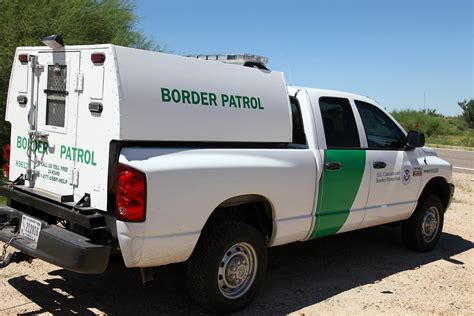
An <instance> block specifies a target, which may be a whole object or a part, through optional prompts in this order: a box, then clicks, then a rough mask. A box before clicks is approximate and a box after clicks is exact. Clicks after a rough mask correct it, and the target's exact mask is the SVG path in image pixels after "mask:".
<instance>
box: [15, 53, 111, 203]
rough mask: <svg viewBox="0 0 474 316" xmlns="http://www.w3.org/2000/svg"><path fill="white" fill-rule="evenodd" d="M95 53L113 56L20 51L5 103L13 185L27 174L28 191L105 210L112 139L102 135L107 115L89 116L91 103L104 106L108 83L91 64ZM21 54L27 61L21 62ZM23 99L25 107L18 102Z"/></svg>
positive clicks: (100, 66)
mask: <svg viewBox="0 0 474 316" xmlns="http://www.w3.org/2000/svg"><path fill="white" fill-rule="evenodd" d="M94 50H99V51H101V52H110V50H108V48H107V47H100V48H97V47H71V49H67V47H66V49H65V50H62V51H52V50H51V49H48V48H44V49H42V48H24V49H23V50H22V48H19V49H18V50H17V55H16V57H15V60H14V62H13V68H12V75H11V79H10V87H9V95H8V101H7V120H8V121H10V123H11V128H12V136H11V156H10V178H9V180H11V181H13V180H15V179H16V178H17V177H19V176H20V175H23V176H24V177H25V178H26V180H27V181H26V182H25V185H26V186H29V187H30V188H34V189H35V190H39V191H44V192H47V193H48V194H53V195H54V196H56V197H57V199H58V200H60V201H63V202H74V203H77V202H79V201H80V200H81V198H83V197H89V200H92V202H91V203H90V204H86V205H84V206H91V207H94V208H96V209H100V210H106V208H107V205H106V203H107V172H108V169H107V166H108V151H109V142H110V140H111V139H112V137H111V136H109V135H108V134H107V132H106V131H107V130H104V128H105V125H107V124H106V123H104V120H105V118H106V117H107V115H108V113H105V115H104V114H101V113H98V114H97V113H93V112H92V111H90V103H92V102H102V98H103V96H102V91H103V84H104V81H105V80H104V77H103V74H104V65H96V64H93V63H92V62H91V53H92V52H93V51H94ZM22 54H23V55H24V54H27V55H28V62H20V58H19V55H22ZM109 59H110V61H109V60H108V62H110V64H111V65H113V58H109ZM94 71H95V72H94ZM111 73H112V74H113V72H111ZM100 75H101V76H100ZM111 76H112V75H111ZM109 89H111V88H109ZM98 91H99V92H100V95H99V93H98ZM22 98H23V99H26V100H27V101H26V102H25V103H24V104H22V102H18V101H17V100H20V99H22ZM107 110H110V109H107ZM107 119H108V117H107ZM102 131H104V133H101V132H102ZM79 134H80V135H79ZM99 156H100V157H99ZM79 171H81V175H80V174H79ZM81 176H82V177H81ZM81 178H82V179H81Z"/></svg>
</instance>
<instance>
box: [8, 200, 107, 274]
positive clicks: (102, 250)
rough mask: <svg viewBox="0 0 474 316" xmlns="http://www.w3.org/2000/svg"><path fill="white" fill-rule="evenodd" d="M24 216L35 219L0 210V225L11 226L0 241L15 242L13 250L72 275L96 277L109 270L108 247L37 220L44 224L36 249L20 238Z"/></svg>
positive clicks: (32, 243)
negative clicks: (93, 275) (96, 274)
mask: <svg viewBox="0 0 474 316" xmlns="http://www.w3.org/2000/svg"><path fill="white" fill-rule="evenodd" d="M23 215H27V216H29V217H33V216H31V215H29V214H25V213H23V212H21V211H19V210H17V209H14V208H11V207H7V206H1V207H0V222H3V223H5V222H7V221H8V222H10V223H12V224H9V226H6V227H4V228H3V229H1V230H0V240H1V241H3V242H8V241H9V240H11V239H12V238H14V239H13V242H12V243H11V246H12V247H14V248H16V249H18V250H20V251H21V252H23V253H25V254H27V255H29V256H31V257H33V258H38V259H41V260H44V261H46V262H49V263H52V264H54V265H57V266H60V267H62V268H65V269H68V270H71V271H75V272H79V273H87V274H95V273H102V272H104V271H105V269H106V268H107V265H108V262H109V255H110V246H109V245H98V244H94V243H92V242H91V241H90V240H89V239H88V238H86V237H84V236H81V235H79V234H76V233H73V232H71V231H68V230H66V229H63V228H60V227H58V226H56V225H49V224H48V223H46V222H45V221H42V220H39V219H37V218H36V219H37V220H39V221H40V222H41V232H40V235H39V239H38V243H37V245H35V243H34V242H33V241H31V240H29V239H27V238H25V237H21V236H20V235H19V234H18V232H19V227H20V225H21V219H22V216H23ZM33 218H34V217H33ZM0 227H1V225H0Z"/></svg>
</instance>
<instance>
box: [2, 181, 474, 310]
mask: <svg viewBox="0 0 474 316" xmlns="http://www.w3.org/2000/svg"><path fill="white" fill-rule="evenodd" d="M472 178H473V176H472V175H469V174H461V173H455V174H454V182H455V184H456V194H455V199H454V201H453V204H452V205H451V208H450V209H449V211H448V212H447V214H446V218H445V228H444V234H443V236H442V237H441V241H440V244H439V245H438V247H437V248H436V249H435V250H434V251H432V252H429V253H421V254H420V253H415V252H412V251H409V250H407V249H405V248H404V247H403V245H402V242H401V239H400V231H399V228H394V227H377V228H370V229H366V230H362V231H356V232H351V233H346V234H341V235H337V236H332V237H328V238H323V239H318V240H314V241H310V242H305V243H295V244H291V245H286V246H281V247H276V248H272V249H271V250H270V258H269V267H268V273H267V277H266V280H265V283H264V285H263V288H262V289H261V291H260V293H259V295H258V297H256V299H255V301H254V302H253V303H252V305H251V306H249V307H248V308H247V309H246V310H245V311H244V312H242V313H241V314H246V315H247V314H253V315H257V314H258V315H260V314H272V315H273V314H290V313H292V314H293V315H312V314H322V313H324V314H328V313H329V314H362V313H364V314H365V313H369V314H374V313H382V312H383V313H389V314H401V313H403V314H420V313H429V314H431V313H436V314H438V313H448V314H472V315H474V250H473V248H474V244H473V241H474V229H473V228H472V227H473V226H474V214H473V212H474V207H473V206H474V180H472ZM154 274H155V282H154V283H152V284H150V285H147V286H142V285H141V283H140V282H141V281H140V273H139V271H138V270H132V269H126V268H124V266H123V263H122V261H121V259H120V258H119V257H116V258H113V260H112V262H111V264H110V267H109V269H108V270H107V272H106V273H104V274H101V275H79V274H75V273H72V272H69V271H66V270H63V269H60V268H58V267H56V266H53V265H50V264H47V263H45V262H42V261H39V260H34V261H33V263H32V264H28V263H21V264H12V265H10V266H9V267H7V268H6V269H3V270H0V293H1V295H0V315H11V314H39V313H47V314H50V313H51V314H62V313H68V314H70V313H77V314H80V315H88V314H117V315H130V314H150V313H153V314H173V315H176V314H206V313H205V311H203V310H202V309H200V308H199V307H198V306H196V305H194V304H193V303H191V302H190V300H189V297H188V296H187V294H186V292H185V291H184V288H185V281H184V264H176V265H170V266H165V267H160V268H156V269H155V270H154Z"/></svg>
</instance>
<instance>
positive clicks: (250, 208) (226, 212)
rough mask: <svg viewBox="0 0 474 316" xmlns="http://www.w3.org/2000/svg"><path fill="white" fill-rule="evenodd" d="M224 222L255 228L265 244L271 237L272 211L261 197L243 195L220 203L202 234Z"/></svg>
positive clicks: (266, 201) (269, 205)
mask: <svg viewBox="0 0 474 316" xmlns="http://www.w3.org/2000/svg"><path fill="white" fill-rule="evenodd" d="M225 221H239V222H243V223H246V224H248V225H250V226H253V227H255V228H256V229H257V230H258V231H259V232H260V233H261V234H262V235H263V237H264V238H265V240H266V242H267V243H268V242H269V241H270V239H271V237H272V233H273V211H272V207H271V204H270V202H269V201H268V200H267V199H266V198H264V197H263V196H260V195H243V196H237V197H233V198H231V199H228V200H226V201H224V202H222V203H221V204H220V205H219V206H218V207H217V208H216V209H215V210H214V211H213V212H212V214H211V216H209V218H208V220H207V222H206V224H205V225H204V228H203V232H205V231H206V230H208V229H209V228H211V227H213V226H214V225H216V224H217V223H222V222H225Z"/></svg>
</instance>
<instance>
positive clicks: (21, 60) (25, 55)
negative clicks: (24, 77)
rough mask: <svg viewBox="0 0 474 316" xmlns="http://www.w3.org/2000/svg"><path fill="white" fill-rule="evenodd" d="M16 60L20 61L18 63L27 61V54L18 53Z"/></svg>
mask: <svg viewBox="0 0 474 316" xmlns="http://www.w3.org/2000/svg"><path fill="white" fill-rule="evenodd" d="M18 60H19V61H20V63H27V62H28V54H20V55H18Z"/></svg>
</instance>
